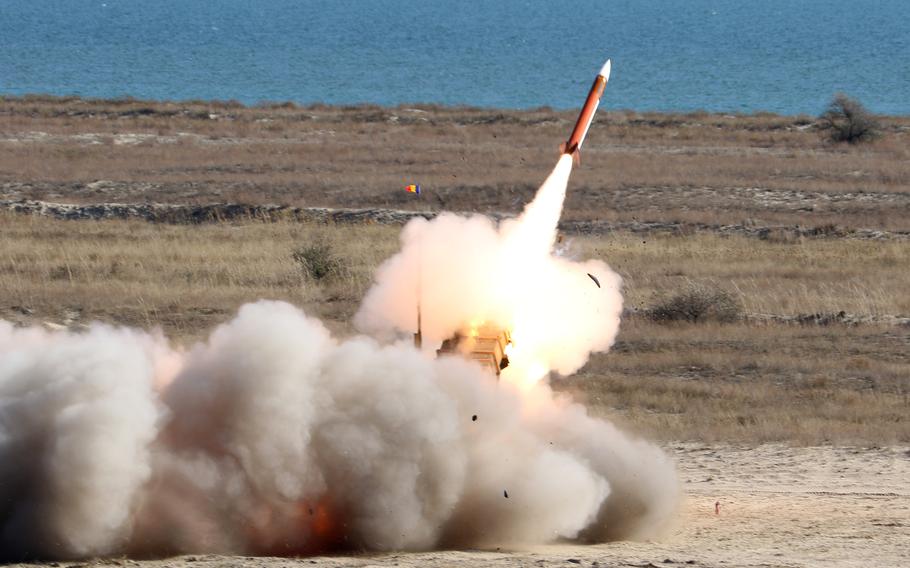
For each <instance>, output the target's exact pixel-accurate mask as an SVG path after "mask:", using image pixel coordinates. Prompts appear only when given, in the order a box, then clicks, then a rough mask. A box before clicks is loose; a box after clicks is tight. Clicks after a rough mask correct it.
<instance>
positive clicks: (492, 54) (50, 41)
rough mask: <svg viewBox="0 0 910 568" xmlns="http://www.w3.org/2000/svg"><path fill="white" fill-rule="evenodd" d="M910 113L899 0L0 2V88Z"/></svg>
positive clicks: (153, 95)
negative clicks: (599, 85)
mask: <svg viewBox="0 0 910 568" xmlns="http://www.w3.org/2000/svg"><path fill="white" fill-rule="evenodd" d="M606 58H611V59H612V61H613V74H612V76H611V78H610V83H609V85H608V86H607V91H606V94H605V97H604V100H603V103H602V104H603V107H607V108H611V109H632V110H638V111H649V110H659V111H696V110H705V111H709V112H728V113H755V112H761V111H769V112H775V113H782V114H802V113H805V114H818V113H819V112H821V111H823V110H824V108H825V105H826V104H827V103H828V101H830V100H831V98H832V96H833V95H834V94H835V93H838V92H843V93H846V94H847V95H849V96H851V97H854V98H856V99H858V100H860V101H861V102H862V103H863V104H865V106H866V107H867V108H869V109H870V110H871V111H873V112H876V113H882V114H896V115H907V114H910V0H565V1H554V0H486V1H481V0H476V1H468V0H101V1H99V0H0V95H25V94H52V95H78V96H82V97H103V98H119V97H133V98H137V99H157V100H190V99H204V100H212V99H217V100H236V101H240V102H242V103H245V104H258V103H265V102H285V101H292V102H295V103H298V104H312V103H325V104H342V105H348V104H365V103H366V104H378V105H402V104H404V105H407V104H415V103H433V104H441V105H468V106H480V107H495V108H503V109H526V108H537V107H551V108H555V109H567V108H575V107H579V106H580V105H581V103H582V102H583V99H584V96H585V94H586V92H587V89H588V87H589V85H590V84H591V82H592V81H593V78H594V75H595V73H596V72H597V70H598V69H599V68H600V67H601V65H602V64H603V62H604V60H605V59H606Z"/></svg>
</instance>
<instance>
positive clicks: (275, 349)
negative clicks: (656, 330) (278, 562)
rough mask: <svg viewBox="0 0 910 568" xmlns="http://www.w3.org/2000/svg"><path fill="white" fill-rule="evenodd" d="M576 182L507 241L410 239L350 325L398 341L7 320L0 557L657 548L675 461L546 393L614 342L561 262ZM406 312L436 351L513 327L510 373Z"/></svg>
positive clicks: (551, 189)
mask: <svg viewBox="0 0 910 568" xmlns="http://www.w3.org/2000/svg"><path fill="white" fill-rule="evenodd" d="M570 170H571V163H570V162H569V161H567V160H562V161H561V162H560V164H559V166H557V169H556V170H555V171H554V173H553V174H552V175H551V177H550V178H549V179H548V180H547V182H546V183H545V184H544V186H543V187H542V188H541V191H540V193H539V195H538V198H537V199H535V201H534V202H533V203H532V204H531V205H529V207H528V208H527V209H526V211H525V213H524V214H523V215H522V217H520V218H519V219H517V220H515V221H512V222H508V223H504V224H503V226H502V227H495V226H494V225H493V224H492V223H491V222H490V221H489V220H486V219H483V218H480V217H474V218H470V219H465V218H461V217H456V216H453V215H442V216H440V217H439V218H437V219H435V220H434V221H431V222H426V221H417V222H413V223H411V224H409V225H408V226H407V227H405V229H404V231H403V249H402V251H401V253H399V254H398V255H396V256H394V257H393V258H392V259H390V260H389V261H388V262H387V263H385V264H384V265H383V267H382V268H381V269H380V270H379V272H378V274H377V284H376V286H375V287H374V288H373V289H372V290H371V291H370V292H369V293H368V295H367V297H366V299H365V302H364V305H363V307H362V309H361V311H360V313H359V314H358V316H357V322H358V324H359V325H360V326H361V327H362V329H364V330H367V331H369V332H370V333H371V334H373V335H374V336H377V337H383V338H385V339H386V340H387V341H386V343H379V342H377V341H376V340H375V339H372V338H371V337H369V336H366V335H364V336H358V337H354V338H350V339H347V340H343V341H342V340H338V339H335V338H333V337H332V336H331V335H330V334H329V332H328V331H327V330H326V328H325V327H324V326H323V325H322V323H321V322H319V321H318V320H315V319H312V318H309V317H307V316H306V315H305V314H304V313H303V312H301V311H300V310H299V309H297V308H295V307H293V306H291V305H289V304H286V303H282V302H268V301H260V302H257V303H253V304H247V305H245V306H243V307H242V308H241V309H240V311H239V313H238V314H237V316H236V317H235V318H234V319H233V320H232V321H230V322H228V323H226V324H224V325H222V326H220V327H218V328H217V329H215V330H214V331H213V333H212V334H211V336H210V337H209V339H208V340H207V341H206V342H204V343H199V344H197V345H195V346H193V347H191V348H190V349H189V350H187V351H182V350H179V349H175V348H172V347H170V346H169V345H168V343H167V342H166V340H165V339H164V338H163V337H161V336H160V335H155V334H147V333H144V332H139V331H132V330H127V329H119V328H112V327H109V326H105V325H100V324H95V325H92V326H91V327H90V328H89V329H88V331H86V332H84V333H72V332H66V331H61V332H53V333H51V332H44V331H40V330H36V329H14V328H13V327H12V326H10V325H9V324H7V323H5V322H2V321H0V560H3V561H9V560H20V559H28V558H42V559H48V558H76V557H90V556H98V555H113V554H130V555H144V556H148V555H165V554H174V553H181V552H186V553H190V552H192V553H201V552H218V553H241V554H271V555H278V554H285V555H292V554H293V555H297V554H314V553H318V552H324V551H332V550H340V549H356V550H362V549H366V550H426V549H431V548H434V547H439V546H448V547H469V546H494V545H495V546H503V545H520V544H531V543H544V542H551V541H553V540H556V539H577V540H579V541H586V542H603V541H605V540H611V539H621V538H649V537H653V536H655V535H657V534H659V533H660V531H661V530H662V529H663V528H664V527H665V526H666V524H667V522H668V521H669V519H670V518H671V517H672V514H673V511H674V509H675V506H676V503H677V493H678V486H677V482H676V478H675V471H674V466H673V464H672V463H671V461H670V460H669V459H668V458H667V457H666V456H665V455H664V454H663V452H661V451H660V450H659V449H658V448H657V447H655V446H653V445H651V444H648V443H646V442H643V441H639V440H633V439H630V438H629V437H627V436H625V435H624V434H623V433H621V432H620V431H618V430H617V429H616V428H615V427H613V426H612V425H611V424H609V423H608V422H605V421H603V420H599V419H596V418H593V417H591V416H589V415H588V414H587V412H586V410H585V409H584V408H583V407H582V406H580V405H577V404H574V403H572V402H571V401H569V400H567V399H564V398H560V397H557V396H555V395H554V394H553V393H552V392H551V391H550V389H549V387H548V385H547V384H546V383H545V382H542V381H539V379H540V378H541V377H542V376H544V375H546V374H547V373H548V372H550V371H557V372H560V373H570V372H573V371H574V370H576V369H577V368H579V367H580V366H581V365H583V364H584V362H585V361H586V360H587V357H588V355H589V354H590V352H592V351H598V350H605V349H607V348H608V347H609V346H610V345H611V344H612V342H613V339H614V337H615V334H616V330H617V328H618V325H619V313H620V309H621V297H620V294H619V286H620V280H619V277H618V276H616V275H615V274H614V273H613V272H611V271H610V270H609V268H608V267H607V266H606V265H604V264H603V263H601V262H598V261H588V262H584V263H578V262H572V261H569V260H568V259H565V258H561V257H558V256H554V255H553V254H552V248H553V244H554V240H555V238H556V222H557V220H558V218H559V214H560V209H561V206H562V199H563V197H564V194H565V186H566V183H567V181H568V175H569V172H570ZM589 273H590V274H593V275H596V277H597V278H598V279H599V281H600V283H601V286H602V288H600V287H597V286H595V285H594V283H593V281H592V279H591V278H590V277H589V276H588V274H589ZM416 298H420V302H421V306H422V309H423V310H424V314H425V316H426V317H425V320H424V323H425V327H424V333H425V335H426V336H428V337H429V338H431V339H435V340H436V341H439V340H441V339H443V338H445V337H447V336H448V335H450V334H452V333H453V332H455V331H458V330H460V329H463V328H464V326H465V325H468V324H471V323H477V322H478V321H483V322H487V323H492V324H495V325H498V326H501V327H503V328H507V329H510V330H512V332H513V334H514V335H513V337H514V339H515V348H516V351H515V352H513V355H512V360H513V364H512V365H511V366H510V367H509V368H508V369H506V373H505V374H504V375H503V377H502V380H500V381H497V380H496V378H495V377H493V376H492V375H491V374H489V372H488V371H485V370H483V369H481V368H480V367H479V366H477V365H476V364H475V363H472V362H469V361H466V360H463V359H460V358H455V357H442V358H438V359H437V358H435V356H434V354H433V353H432V352H430V351H420V350H418V349H416V348H415V347H414V346H413V345H412V344H411V341H410V339H409V338H405V339H400V338H399V340H398V341H397V342H396V341H394V338H396V337H399V336H402V335H404V333H403V332H410V331H413V330H414V324H415V320H416V301H415V299H416ZM390 338H391V341H389V340H390Z"/></svg>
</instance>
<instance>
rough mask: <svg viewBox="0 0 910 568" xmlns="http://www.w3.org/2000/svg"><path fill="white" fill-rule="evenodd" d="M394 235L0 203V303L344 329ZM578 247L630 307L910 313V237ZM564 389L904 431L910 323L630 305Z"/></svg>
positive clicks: (599, 406) (667, 418)
mask: <svg viewBox="0 0 910 568" xmlns="http://www.w3.org/2000/svg"><path fill="white" fill-rule="evenodd" d="M397 238H398V230H397V229H396V228H394V227H384V226H375V225H372V226H366V225H364V226H331V225H321V226H320V225H307V224H297V223H290V222H279V223H272V224H265V223H256V222H252V223H244V224H210V225H200V226H175V225H156V224H149V223H144V222H138V221H137V222H124V221H69V222H67V221H55V220H51V219H47V218H40V217H24V216H13V215H9V214H6V215H0V317H2V318H5V319H9V320H13V321H16V322H19V323H23V324H25V323H39V322H43V321H50V322H54V323H76V324H78V323H84V322H86V321H89V320H95V319H98V320H102V321H109V322H115V323H122V324H129V325H137V326H141V327H154V326H161V327H163V328H164V330H165V331H166V332H167V333H168V334H169V335H170V336H171V337H173V338H175V339H176V340H178V341H180V342H189V341H192V340H196V339H199V338H201V337H204V336H205V335H206V334H207V332H208V330H210V329H211V328H212V327H213V326H214V325H216V324H218V323H220V322H223V321H226V320H227V319H229V318H230V317H231V315H232V313H233V311H234V310H235V309H236V308H237V307H238V306H239V305H240V304H242V303H244V302H247V301H251V300H256V299H259V298H263V297H266V298H276V299H285V300H288V301H291V302H293V303H295V304H297V305H300V306H302V307H303V308H304V309H305V310H306V311H307V312H308V313H311V314H314V315H317V316H319V317H321V318H323V319H325V320H326V321H327V323H328V325H329V326H330V327H331V328H332V329H334V330H335V331H336V332H337V333H342V334H345V333H350V332H351V331H352V330H351V328H350V323H349V322H350V317H351V315H352V314H353V312H354V310H356V307H357V305H358V303H359V301H360V298H361V297H362V295H363V293H364V291H365V290H366V289H367V287H368V286H369V283H370V281H371V278H372V273H373V271H374V269H375V267H376V266H377V264H378V263H379V262H381V261H382V260H383V259H384V258H386V257H388V256H389V255H390V254H392V253H393V252H394V251H395V250H396V249H397V246H398V242H397ZM317 242H318V243H325V244H326V245H327V246H328V247H330V249H331V251H332V253H333V254H334V255H335V256H336V258H337V259H339V262H343V263H344V266H345V270H343V271H339V274H341V277H336V278H325V279H322V280H314V279H313V278H308V277H306V275H304V274H303V273H302V272H301V269H300V265H299V263H298V262H296V261H295V260H294V258H293V253H294V251H295V250H299V249H300V247H301V246H305V245H307V244H310V243H317ZM572 247H573V249H574V250H575V252H576V253H578V254H579V255H580V256H583V257H587V256H597V257H600V258H603V259H604V260H606V261H607V262H609V263H610V264H612V265H613V266H614V267H616V268H617V269H618V270H619V271H620V272H621V273H622V275H623V277H624V278H625V288H626V297H627V300H628V302H629V304H631V305H632V306H640V307H644V308H647V307H650V306H653V305H654V304H655V303H657V302H658V301H659V300H660V299H662V298H666V297H668V296H670V295H672V294H673V293H675V292H676V291H678V290H679V289H680V288H682V287H683V285H684V284H686V283H689V282H693V283H701V284H707V285H714V286H722V287H725V288H727V289H728V290H729V291H731V292H732V293H734V294H736V295H737V298H738V299H739V300H740V301H741V302H742V304H743V306H744V308H745V310H746V311H747V312H751V313H755V312H762V313H767V312H771V313H780V314H788V313H805V312H814V311H839V310H847V311H854V312H857V313H869V314H879V313H880V314H904V315H910V297H908V295H907V293H906V290H908V289H910V272H908V271H907V270H906V266H908V265H910V243H886V244H882V243H873V242H861V241H844V240H840V241H826V240H806V241H802V242H798V243H794V244H780V243H771V242H766V241H757V240H748V239H744V238H719V237H713V236H706V235H696V236H690V237H666V236H662V237H649V238H647V239H642V238H640V237H635V236H631V235H613V236H611V237H609V238H605V237H600V238H576V239H575V241H574V242H573V243H572ZM556 386H557V388H558V389H560V390H566V391H571V392H573V393H574V395H575V396H576V397H578V398H581V399H583V400H585V401H586V402H587V404H588V405H589V406H590V407H591V408H593V409H594V411H595V412H600V413H605V414H608V415H610V416H613V417H614V418H616V419H618V420H619V421H621V422H623V423H625V424H626V426H627V427H629V428H631V429H633V430H636V431H639V432H642V433H644V434H647V435H648V436H651V437H656V438H659V439H663V440H703V441H713V440H737V441H743V442H761V441H770V440H784V441H790V442H795V443H822V442H834V443H841V442H849V443H865V444H883V443H890V442H902V443H907V442H908V441H910V420H908V418H907V417H908V416H910V329H908V328H906V327H893V328H884V327H875V326H858V327H847V326H841V325H834V326H827V327H821V326H818V327H817V326H798V325H780V324H776V325H756V324H750V323H747V322H740V323H736V324H728V325H719V324H698V325H692V324H664V325H659V324H656V323H652V322H648V321H646V320H644V319H640V318H630V319H627V320H626V321H625V322H624V324H623V327H622V331H621V333H620V336H619V340H618V343H617V345H616V348H615V349H614V350H613V351H612V352H610V353H609V354H606V355H599V356H596V357H594V358H593V359H592V361H591V362H590V363H589V364H588V365H587V366H586V367H585V368H584V369H583V370H582V371H581V372H580V373H579V374H578V375H576V376H574V377H571V378H568V379H564V380H560V381H557V382H556Z"/></svg>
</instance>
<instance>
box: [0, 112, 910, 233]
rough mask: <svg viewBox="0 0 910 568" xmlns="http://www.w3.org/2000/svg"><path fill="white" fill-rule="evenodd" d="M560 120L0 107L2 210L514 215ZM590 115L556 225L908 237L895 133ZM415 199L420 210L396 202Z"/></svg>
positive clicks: (886, 121)
mask: <svg viewBox="0 0 910 568" xmlns="http://www.w3.org/2000/svg"><path fill="white" fill-rule="evenodd" d="M575 118H576V114H575V112H573V111H562V112H556V111H552V110H549V109H537V110H529V111H506V110H496V109H476V108H460V107H449V108H447V107H438V106H420V105H417V106H413V107H395V108H391V107H390V108H382V107H375V106H354V107H326V106H309V107H297V106H294V105H291V104H288V105H273V106H262V107H249V108H248V107H242V106H240V105H234V104H230V103H217V102H208V103H206V102H186V103H156V102H148V101H135V100H121V101H92V100H84V99H78V98H70V99H59V98H48V97H26V98H0V199H40V200H45V201H53V202H64V203H74V202H77V203H102V202H120V203H148V202H158V203H181V204H186V203H192V204H204V203H215V202H232V203H246V204H263V203H275V204H284V205H294V206H304V207H336V208H337V207H374V208H386V209H411V210H448V211H477V212H484V213H488V212H503V213H509V212H511V213H514V212H517V211H519V210H520V209H521V207H522V206H523V205H524V203H526V202H527V201H528V200H529V199H530V197H531V196H532V195H533V193H534V191H535V190H536V189H537V187H538V185H539V184H540V182H541V181H542V180H543V179H544V177H546V175H547V173H549V171H550V168H552V166H553V164H554V162H555V159H556V157H557V150H556V148H557V146H558V145H559V143H560V142H562V141H563V140H564V139H565V137H566V136H568V133H569V131H570V129H571V127H572V123H573V121H574V120H575ZM882 132H883V135H882V137H881V138H880V139H878V140H877V141H875V142H873V143H870V144H859V145H849V144H832V143H830V142H827V141H826V139H825V136H824V135H823V133H821V132H819V131H818V127H817V124H816V123H815V119H814V118H813V117H807V116H796V117H788V116H778V115H773V114H756V115H725V114H707V113H690V114H658V113H636V112H633V111H616V110H612V111H611V110H610V109H609V106H608V105H607V106H606V107H605V108H604V109H602V110H601V112H600V113H598V115H597V117H596V121H595V123H594V124H593V125H592V127H591V133H590V136H588V138H587V140H586V142H585V149H584V152H583V156H582V165H581V167H579V168H576V169H575V171H574V172H573V174H572V182H571V189H570V191H569V193H568V198H567V201H566V209H565V214H564V216H563V220H564V221H568V222H574V221H589V220H608V221H613V222H617V221H621V222H626V223H630V222H633V221H637V222H646V223H647V222H656V223H666V222H686V223H700V224H711V225H730V224H740V225H759V226H774V225H797V224H798V225H801V226H805V227H813V228H830V227H831V226H832V225H834V226H837V227H843V228H848V229H880V230H888V231H907V230H910V221H908V220H910V169H908V168H907V161H908V159H910V145H908V143H907V141H908V137H910V119H908V118H907V117H883V118H882ZM410 183H419V184H421V186H422V188H423V194H422V196H421V197H420V198H419V199H415V198H414V196H413V195H411V194H408V193H406V192H404V191H403V189H402V188H403V187H404V185H406V184H410Z"/></svg>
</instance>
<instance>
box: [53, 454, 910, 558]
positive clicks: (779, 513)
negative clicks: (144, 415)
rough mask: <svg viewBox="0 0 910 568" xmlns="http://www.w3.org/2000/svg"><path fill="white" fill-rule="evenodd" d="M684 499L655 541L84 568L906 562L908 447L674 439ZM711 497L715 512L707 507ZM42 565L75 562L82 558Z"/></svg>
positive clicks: (909, 540) (909, 542) (909, 549)
mask: <svg viewBox="0 0 910 568" xmlns="http://www.w3.org/2000/svg"><path fill="white" fill-rule="evenodd" d="M669 450H670V451H671V452H672V453H673V454H674V455H675V456H676V459H677V460H678V464H679V472H680V478H681V480H682V482H683V484H684V488H685V489H684V492H685V497H684V499H683V503H682V505H681V510H680V514H679V519H678V523H677V526H676V527H675V528H674V529H673V530H672V531H671V532H670V534H669V535H667V536H666V538H664V539H663V540H661V541H659V542H644V543H632V542H621V543H612V544H605V545H597V546H581V545H577V544H556V545H549V546H541V547H534V548H531V549H522V550H492V551H489V550H488V551H443V552H428V553H394V554H382V555H360V556H334V557H318V558H303V559H288V558H250V557H240V556H183V557H177V558H168V559H163V560H155V561H133V560H125V559H114V560H98V561H93V562H89V563H88V565H89V566H102V565H118V566H142V567H143V568H164V567H167V568H203V567H205V568H220V567H226V566H243V567H267V568H279V567H285V566H292V565H299V564H303V565H306V566H317V567H318V566H325V567H329V566H330V567H335V566H362V567H366V566H400V567H405V568H417V567H424V566H428V567H442V566H452V565H467V566H471V567H480V566H501V567H508V568H511V567H518V566H550V565H562V566H635V567H652V566H653V567H661V566H676V565H681V566H711V567H714V566H717V567H720V566H724V567H726V566H762V567H765V566H825V567H827V568H830V567H837V566H844V567H847V566H851V567H852V566H864V567H865V566H876V567H906V566H910V448H907V447H891V448H872V449H866V448H834V447H809V448H791V447H788V446H784V445H776V444H769V445H764V446H760V447H758V448H751V449H749V448H737V447H719V446H706V445H700V444H680V445H674V446H671V447H670V448H669ZM717 501H719V502H720V514H715V512H714V504H715V502H717ZM44 566H63V567H66V568H77V567H78V568H83V567H84V566H85V565H84V564H82V563H50V564H45V565H44Z"/></svg>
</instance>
